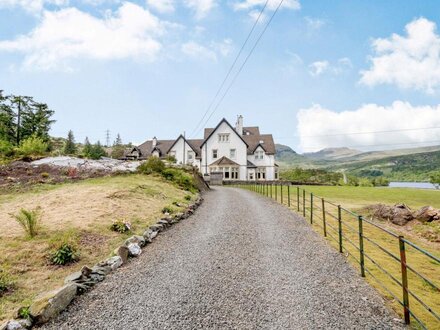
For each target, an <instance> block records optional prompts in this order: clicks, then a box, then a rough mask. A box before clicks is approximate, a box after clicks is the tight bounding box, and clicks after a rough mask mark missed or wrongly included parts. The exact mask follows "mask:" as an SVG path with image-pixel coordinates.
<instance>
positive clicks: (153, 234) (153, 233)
mask: <svg viewBox="0 0 440 330" xmlns="http://www.w3.org/2000/svg"><path fill="white" fill-rule="evenodd" d="M157 234H158V232H157V231H153V232H152V233H151V239H152V240H153V239H155V238H156V237H157Z"/></svg>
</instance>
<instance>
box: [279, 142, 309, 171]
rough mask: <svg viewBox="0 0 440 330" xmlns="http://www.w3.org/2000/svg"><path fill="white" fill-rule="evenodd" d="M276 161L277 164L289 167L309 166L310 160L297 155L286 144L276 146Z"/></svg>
mask: <svg viewBox="0 0 440 330" xmlns="http://www.w3.org/2000/svg"><path fill="white" fill-rule="evenodd" d="M275 150H276V153H275V160H276V162H277V164H279V165H281V166H283V167H288V166H307V165H308V162H309V161H308V159H307V158H305V157H304V156H302V155H299V154H297V153H296V152H295V151H294V150H293V149H292V148H291V147H289V146H286V145H284V144H275Z"/></svg>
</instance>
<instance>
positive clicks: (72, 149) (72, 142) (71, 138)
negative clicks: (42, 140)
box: [64, 130, 76, 155]
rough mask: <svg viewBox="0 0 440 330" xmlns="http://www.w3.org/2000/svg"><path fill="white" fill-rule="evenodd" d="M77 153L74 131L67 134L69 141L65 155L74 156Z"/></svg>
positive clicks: (65, 146) (65, 147)
mask: <svg viewBox="0 0 440 330" xmlns="http://www.w3.org/2000/svg"><path fill="white" fill-rule="evenodd" d="M75 153H76V144H75V137H74V136H73V132H72V130H70V131H69V133H68V134H67V141H66V144H65V145H64V154H65V155H74V154H75Z"/></svg>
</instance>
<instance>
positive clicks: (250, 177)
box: [249, 172, 254, 180]
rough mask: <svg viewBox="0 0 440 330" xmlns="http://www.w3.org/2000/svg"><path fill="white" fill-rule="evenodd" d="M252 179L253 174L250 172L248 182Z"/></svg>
mask: <svg viewBox="0 0 440 330" xmlns="http://www.w3.org/2000/svg"><path fill="white" fill-rule="evenodd" d="M253 179H254V173H253V172H251V173H249V180H253Z"/></svg>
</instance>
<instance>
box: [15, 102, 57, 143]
mask: <svg viewBox="0 0 440 330" xmlns="http://www.w3.org/2000/svg"><path fill="white" fill-rule="evenodd" d="M53 114H54V111H53V110H51V109H49V107H48V106H47V104H44V103H36V102H32V103H31V104H29V109H28V110H27V111H26V112H24V114H23V118H22V125H21V126H22V128H21V137H22V139H25V138H27V137H29V136H37V137H39V138H41V139H42V140H44V141H45V142H47V141H49V139H50V137H49V130H50V127H51V125H52V124H53V123H54V122H55V120H52V119H51V117H52V116H53Z"/></svg>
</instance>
